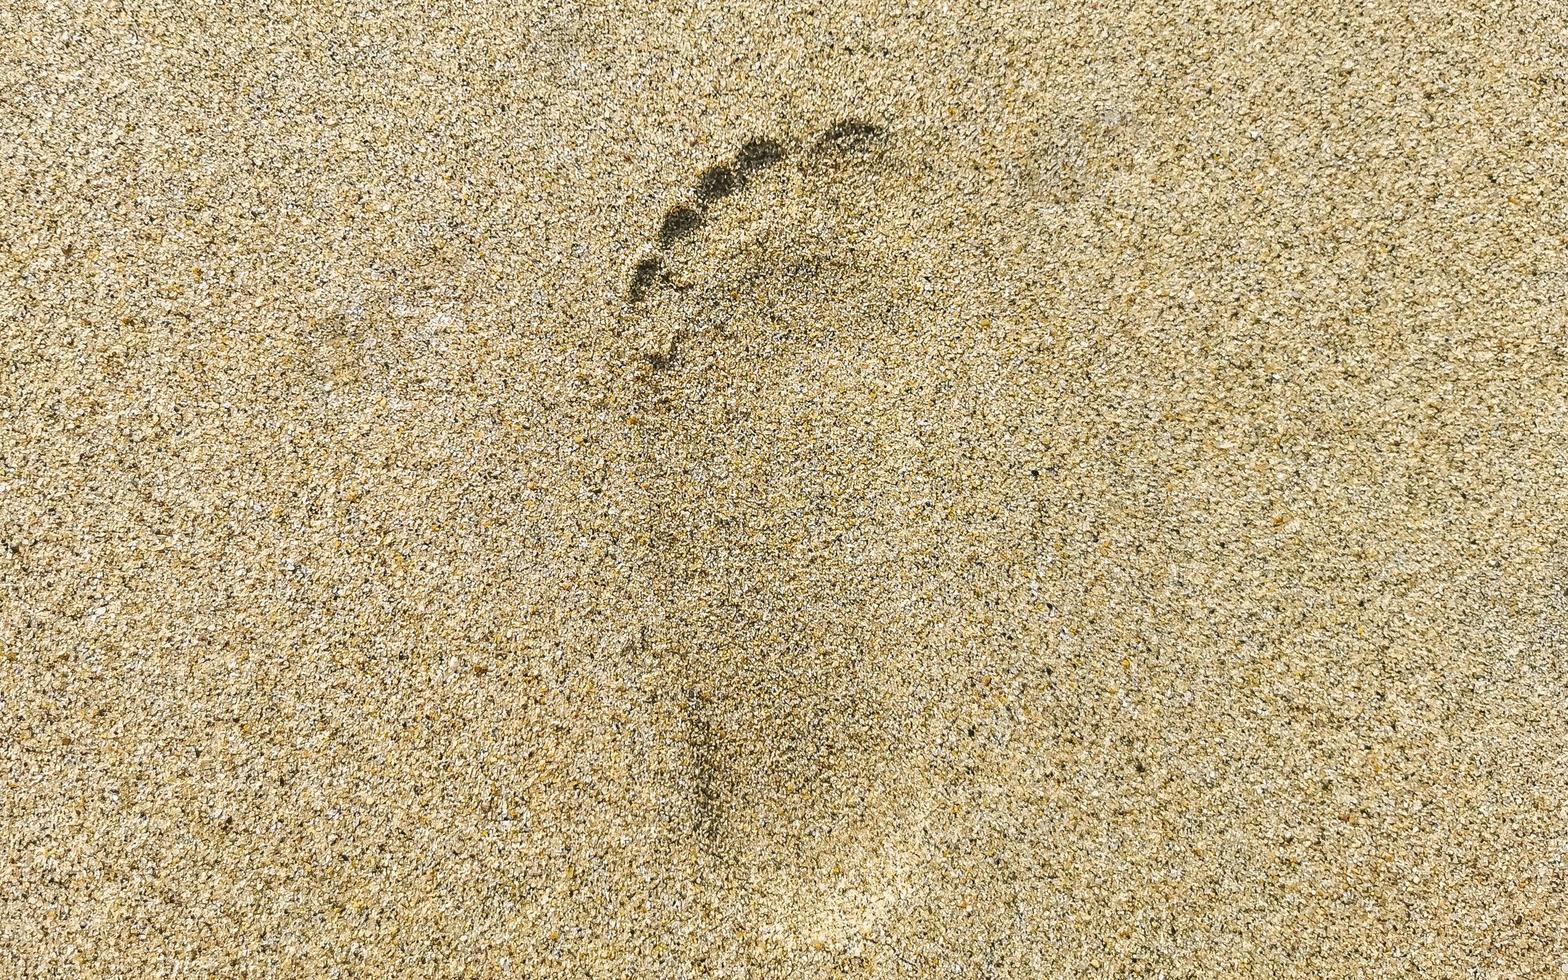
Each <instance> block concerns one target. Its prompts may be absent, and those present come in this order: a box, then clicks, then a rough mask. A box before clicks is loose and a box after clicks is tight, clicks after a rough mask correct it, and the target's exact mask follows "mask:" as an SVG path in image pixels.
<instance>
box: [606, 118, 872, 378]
mask: <svg viewBox="0 0 1568 980" xmlns="http://www.w3.org/2000/svg"><path fill="white" fill-rule="evenodd" d="M886 135H887V134H886V132H885V130H883V128H882V127H880V126H876V125H874V124H871V123H868V122H863V121H859V120H843V121H839V122H836V123H834V124H833V125H831V126H829V127H828V128H826V129H825V130H823V131H821V132H820V133H818V134H816V135H815V136H813V137H810V138H807V139H804V140H786V139H772V138H759V139H753V140H750V141H748V142H746V143H744V144H742V145H741V146H740V147H739V148H738V149H737V150H736V151H735V153H734V154H733V155H732V156H731V157H730V158H728V159H725V160H721V161H719V162H717V163H714V164H712V165H711V166H709V167H707V168H705V169H704V170H702V171H701V172H700V173H699V174H697V176H696V178H695V179H694V181H693V183H692V186H691V189H690V190H689V191H688V192H687V194H686V195H685V199H684V200H682V201H681V202H679V203H677V204H675V205H673V206H671V207H670V208H669V210H667V211H666V212H665V213H664V216H663V218H662V219H661V220H660V222H659V224H658V227H657V229H656V230H655V232H654V233H653V235H652V237H651V240H650V242H649V243H648V245H647V246H645V247H644V249H643V250H642V257H641V258H639V259H638V260H637V261H635V262H634V263H633V264H632V266H631V269H630V272H629V273H628V275H627V285H626V291H625V301H626V306H627V310H626V311H625V314H626V315H625V316H624V317H623V323H625V324H627V326H626V331H627V332H628V333H629V334H630V335H631V336H632V338H633V341H634V344H635V345H636V346H637V347H638V348H639V351H640V354H641V356H642V358H643V359H644V360H645V361H646V363H647V365H648V366H649V367H650V368H652V369H655V370H659V369H663V368H666V367H668V366H669V364H670V361H671V358H672V357H673V356H674V354H675V348H676V347H677V346H679V345H680V344H681V343H684V342H685V341H686V340H688V339H690V337H691V335H692V334H694V333H697V332H700V331H701V329H702V328H703V327H704V326H711V325H712V324H711V323H709V322H708V321H710V320H711V319H712V316H711V314H714V313H717V312H722V310H721V309H720V308H726V309H729V311H730V312H732V313H733V312H736V311H735V310H734V309H733V308H734V307H735V306H736V301H740V302H741V303H742V304H744V302H745V301H746V300H747V299H748V298H749V299H751V300H757V299H760V298H762V297H761V295H760V294H761V293H763V292H765V286H766V285H767V283H766V282H764V280H774V281H776V280H777V279H778V278H779V277H780V276H781V275H782V276H783V277H784V278H786V279H790V278H793V279H799V278H801V277H805V276H809V275H811V274H813V273H814V272H818V271H821V267H822V263H821V261H820V256H815V257H814V256H813V255H811V254H795V255H790V254H788V253H789V252H790V251H791V249H790V244H789V243H788V242H783V241H772V242H771V244H772V245H773V246H774V247H773V248H772V249H771V252H772V253H774V254H769V255H761V254H757V253H759V252H766V251H769V250H768V249H767V247H766V246H767V244H769V239H768V232H769V231H770V227H771V226H770V219H771V218H773V217H776V216H775V215H773V214H771V213H770V212H771V211H772V210H773V209H774V208H775V207H776V206H777V205H779V204H780V203H782V202H784V201H786V200H789V199H791V198H794V199H799V198H800V197H802V196H811V195H820V194H821V193H822V192H823V191H824V190H826V189H828V188H830V187H831V186H832V185H833V183H834V181H835V180H841V179H843V178H844V177H845V176H846V175H848V174H853V173H854V172H856V171H857V169H858V170H862V171H863V170H866V169H868V168H870V167H873V166H874V165H875V158H874V157H875V151H876V150H877V149H878V148H879V147H880V146H881V145H882V144H883V143H884V142H885V140H886ZM748 233H749V236H750V237H749V240H747V234H748ZM797 244H798V243H797ZM795 251H797V252H798V251H799V249H798V248H797V249H795ZM723 285H727V286H728V287H729V288H728V289H725V290H722V291H721V290H717V289H716V287H719V286H723ZM683 306H684V307H686V308H682V307H683ZM692 307H695V308H692Z"/></svg>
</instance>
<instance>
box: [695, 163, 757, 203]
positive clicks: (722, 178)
mask: <svg viewBox="0 0 1568 980" xmlns="http://www.w3.org/2000/svg"><path fill="white" fill-rule="evenodd" d="M745 182H746V178H745V177H744V176H743V175H742V174H741V173H740V171H739V170H737V169H736V168H735V167H733V166H731V165H730V164H727V163H719V164H714V165H713V166H711V167H709V168H708V169H707V170H704V171H703V172H702V173H701V174H699V175H698V176H697V202H698V203H699V204H703V205H708V204H711V203H713V202H714V201H717V200H718V199H719V198H721V197H728V196H730V195H731V194H733V193H735V192H736V191H738V190H740V188H741V185H743V184H744V183H745Z"/></svg>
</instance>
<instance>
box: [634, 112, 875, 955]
mask: <svg viewBox="0 0 1568 980" xmlns="http://www.w3.org/2000/svg"><path fill="white" fill-rule="evenodd" d="M896 170H897V166H896V151H895V149H894V147H893V146H892V141H891V139H890V137H889V135H888V134H887V133H886V132H885V131H884V130H883V129H882V128H880V127H878V126H875V125H871V124H869V123H864V122H859V121H843V122H838V123H835V124H833V125H831V126H829V127H828V128H826V129H824V130H822V131H820V132H818V133H816V134H814V135H812V136H810V137H808V138H805V139H799V140H786V139H754V140H752V141H749V142H746V143H744V144H742V145H741V146H740V147H739V148H738V149H737V150H736V152H735V153H734V154H733V155H732V156H730V157H729V158H728V159H725V160H723V161H720V162H718V163H715V164H713V165H712V166H710V167H708V168H707V169H705V170H703V171H702V172H701V173H699V174H698V175H697V176H696V178H695V180H694V181H693V185H692V189H691V191H690V193H689V194H688V195H687V199H686V200H684V201H683V202H681V203H679V204H676V205H675V206H673V207H672V208H670V209H669V210H668V211H667V212H666V213H665V215H664V217H663V219H662V220H661V221H660V222H659V223H658V226H657V228H656V230H655V231H654V232H653V234H652V236H651V241H650V243H649V245H648V247H647V249H646V250H645V251H644V252H643V254H642V256H641V257H640V258H639V259H638V260H636V261H635V262H634V263H633V264H632V266H631V268H630V270H629V272H628V274H627V284H626V288H625V293H624V296H623V300H624V306H623V309H622V311H621V312H622V329H623V331H624V334H625V335H626V336H627V337H628V338H629V339H630V341H631V345H632V348H633V350H634V351H635V352H636V355H635V358H634V360H635V361H636V362H637V363H636V367H635V369H634V370H633V372H632V374H633V376H634V378H635V379H636V381H637V385H638V389H637V390H638V395H637V396H636V398H635V399H634V401H635V402H636V403H637V405H636V411H637V414H638V415H640V416H641V419H640V423H639V425H638V439H639V440H640V450H639V451H640V454H641V458H642V460H643V472H644V473H645V474H646V478H647V484H648V486H649V488H650V493H649V500H650V503H649V505H648V506H649V513H648V514H647V515H646V516H645V519H644V521H643V527H645V528H646V529H647V530H648V533H649V535H650V538H651V540H650V541H649V543H648V552H647V553H648V563H649V566H650V570H649V577H650V580H651V581H652V582H653V583H654V588H656V589H659V590H661V592H662V595H661V602H662V604H663V606H664V608H665V610H666V623H667V630H668V633H669V641H668V643H667V650H668V652H669V656H670V657H671V660H672V662H673V664H674V667H673V670H674V672H675V674H676V675H677V676H678V677H679V678H680V680H679V693H678V697H679V708H678V711H677V714H678V716H679V718H680V721H679V724H680V725H681V726H682V727H683V728H684V730H685V734H686V739H687V744H686V753H685V756H686V759H687V766H688V771H687V773H686V774H685V781H686V784H687V786H686V790H687V794H688V800H689V805H690V816H689V826H690V830H691V833H692V836H693V839H694V841H695V842H696V843H697V845H698V848H699V850H701V851H703V852H705V853H706V854H707V855H708V857H709V858H710V859H711V860H712V861H713V862H714V867H717V868H719V869H720V870H719V873H721V874H724V873H727V872H725V871H724V870H723V869H724V868H729V869H731V870H733V869H737V868H746V867H757V866H764V867H766V866H774V867H778V866H780V865H781V864H783V865H793V866H799V865H801V864H802V862H804V863H807V864H809V863H810V862H811V861H812V860H813V857H812V855H818V856H820V855H824V854H832V855H835V856H838V855H846V854H849V853H851V852H856V851H858V850H859V849H861V848H862V845H863V844H864V843H865V841H867V840H869V839H870V838H871V837H873V836H874V837H876V838H878V839H879V843H878V844H876V845H875V847H876V850H877V852H878V858H877V861H876V862H873V863H877V864H878V867H877V868H875V869H874V868H872V867H870V866H869V865H868V866H866V867H863V868H861V869H860V871H862V872H863V875H862V877H863V879H865V880H864V882H863V883H864V884H865V885H866V886H867V887H868V888H870V889H871V890H873V891H874V890H877V888H879V887H882V886H886V885H887V879H888V878H889V876H890V875H892V876H901V875H902V874H903V873H904V872H903V870H902V869H895V868H893V867H892V866H891V865H895V864H899V863H900V862H899V861H898V860H897V858H896V855H894V854H892V853H891V852H892V851H893V850H896V849H895V848H889V847H888V846H887V844H888V841H887V837H888V828H887V827H886V826H881V827H878V828H870V827H868V826H866V822H874V821H875V820H876V819H877V818H876V817H875V816H870V815H867V813H868V811H867V807H868V803H867V801H868V800H873V801H874V799H875V798H876V795H877V784H878V772H879V771H882V770H883V769H885V767H886V762H887V760H888V759H889V758H891V757H892V756H893V754H894V753H895V752H896V751H897V748H896V745H895V742H896V741H897V738H898V735H897V726H895V725H890V724H888V723H887V718H888V717H889V715H890V714H891V712H892V711H893V710H894V706H895V705H896V703H897V700H898V698H897V693H896V692H897V691H898V690H899V689H900V684H903V683H905V682H906V681H905V678H904V677H903V676H902V675H901V672H900V671H899V670H898V669H897V668H896V667H895V665H894V661H893V660H892V659H890V655H889V653H888V651H887V650H885V649H884V646H885V644H884V643H883V638H882V635H881V631H879V629H878V627H877V624H876V622H875V619H874V614H873V613H871V612H870V609H871V607H870V606H869V605H868V604H867V602H868V599H869V598H870V597H871V596H873V595H874V594H875V592H876V589H877V585H876V581H875V578H876V574H877V566H876V562H875V561H874V560H872V558H870V557H868V544H867V542H868V538H869V537H870V536H871V532H870V530H869V528H868V525H869V524H870V523H873V522H874V518H873V517H872V515H868V514H867V513H865V512H864V502H865V499H866V496H867V494H866V492H865V488H866V487H867V486H868V485H869V483H868V481H872V480H875V479H886V478H887V476H886V474H879V473H877V472H876V470H875V463H874V461H873V458H874V457H875V455H876V451H875V447H874V446H873V442H874V441H875V431H874V430H875V425H871V424H867V423H866V421H865V420H864V419H863V418H860V417H856V418H850V417H848V416H846V415H844V413H843V404H842V401H841V399H838V398H836V397H835V396H834V392H838V391H843V390H844V389H845V387H846V386H847V385H849V384H852V383H853V379H852V377H851V375H852V373H853V372H854V371H855V370H857V369H858V368H859V367H861V365H858V364H856V363H855V351H857V350H861V351H864V350H872V349H875V348H876V346H877V344H878V341H879V339H880V334H879V332H880V331H883V330H885V329H887V327H886V324H885V322H884V320H885V317H884V315H885V314H887V308H888V307H889V306H890V305H891V304H892V303H893V302H894V300H893V299H891V298H888V297H887V294H886V292H885V291H884V290H881V289H879V288H876V286H875V283H876V282H878V281H880V280H879V279H878V277H879V276H886V275H888V272H887V266H888V264H889V262H890V261H891V259H890V256H889V255H888V254H887V252H886V250H885V249H881V248H879V247H878V242H879V241H880V237H879V236H877V235H873V234H869V233H868V229H872V228H874V227H875V226H876V222H877V221H878V220H879V212H881V211H883V210H885V209H884V208H883V207H882V206H881V205H880V204H879V202H880V201H883V200H884V199H885V198H886V197H887V195H885V194H882V193H881V192H880V191H879V190H878V188H877V186H876V182H878V181H879V180H890V179H894V175H896ZM879 304H880V305H879ZM873 808H874V805H873ZM857 821H861V822H860V823H858V824H857ZM867 831H869V833H868V832H867ZM867 852H868V853H869V848H867ZM831 863H832V862H830V864H831ZM883 865H888V866H887V867H883ZM791 877H794V876H791ZM871 879H877V880H879V881H881V886H879V885H878V884H877V882H875V881H872V880H871ZM781 887H782V886H781ZM764 890H766V887H765V886H764ZM758 898H759V906H762V905H767V904H773V905H780V904H783V905H791V904H793V905H799V904H801V903H800V902H799V901H797V900H792V899H790V898H789V897H788V896H787V895H786V894H785V893H784V892H782V891H780V892H779V893H778V894H775V895H773V896H772V902H771V903H770V902H767V901H763V900H762V899H763V898H764V896H761V895H759V896H758ZM846 903H847V904H846ZM846 903H838V904H843V905H844V906H845V907H843V908H837V909H836V910H835V908H834V907H833V906H835V903H833V902H824V901H822V900H821V899H820V898H819V899H817V900H813V901H811V902H809V903H806V904H809V905H813V906H821V907H822V912H823V913H824V914H827V915H828V916H829V918H833V919H843V920H844V921H843V922H842V923H840V926H841V927H842V928H846V929H848V928H861V927H863V925H864V924H863V923H861V924H859V925H857V924H856V923H855V922H854V921H853V920H855V919H857V918H859V917H863V916H864V915H865V914H867V913H866V911H865V909H866V907H867V906H869V905H876V904H878V903H877V902H876V901H874V900H868V899H867V898H866V897H865V895H864V893H862V895H861V897H859V898H854V899H847V900H846ZM852 907H853V908H852ZM759 914H761V913H759ZM823 927H824V924H823V923H821V922H818V923H817V924H816V925H814V926H812V927H811V929H812V930H813V931H817V932H820V930H821V929H822V928H823ZM827 928H829V930H830V931H831V929H832V928H833V927H832V926H831V925H828V926H827Z"/></svg>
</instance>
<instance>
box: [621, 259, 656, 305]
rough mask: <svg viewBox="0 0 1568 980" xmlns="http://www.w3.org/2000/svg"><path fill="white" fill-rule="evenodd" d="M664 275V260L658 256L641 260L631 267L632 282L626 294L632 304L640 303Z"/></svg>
mask: <svg viewBox="0 0 1568 980" xmlns="http://www.w3.org/2000/svg"><path fill="white" fill-rule="evenodd" d="M663 275H664V260H663V259H661V258H659V257H658V256H654V257H653V258H648V259H643V260H642V261H641V262H638V263H637V264H636V265H634V266H632V282H631V288H630V289H629V290H628V293H629V295H630V297H631V301H632V302H633V303H640V302H642V300H643V297H645V296H647V295H648V290H649V289H652V288H653V284H654V283H656V282H658V281H659V279H660V278H661V277H662V276H663Z"/></svg>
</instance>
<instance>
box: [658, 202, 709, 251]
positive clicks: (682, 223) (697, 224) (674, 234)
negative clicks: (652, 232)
mask: <svg viewBox="0 0 1568 980" xmlns="http://www.w3.org/2000/svg"><path fill="white" fill-rule="evenodd" d="M701 227H702V215H701V214H700V213H699V212H698V211H697V210H696V209H695V208H690V207H687V206H686V205H684V204H682V205H679V206H677V207H673V208H671V209H670V211H669V213H668V214H666V215H665V216H664V223H663V224H661V225H660V226H659V246H660V247H661V248H669V247H670V246H671V245H674V244H675V243H676V242H678V241H680V240H681V239H682V238H685V237H686V236H688V235H690V234H691V233H692V232H694V231H696V230H697V229H698V228H701Z"/></svg>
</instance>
